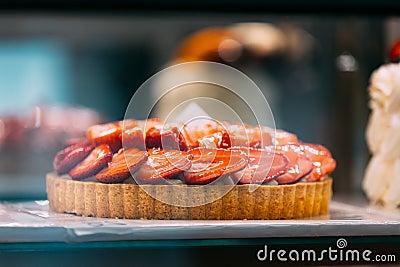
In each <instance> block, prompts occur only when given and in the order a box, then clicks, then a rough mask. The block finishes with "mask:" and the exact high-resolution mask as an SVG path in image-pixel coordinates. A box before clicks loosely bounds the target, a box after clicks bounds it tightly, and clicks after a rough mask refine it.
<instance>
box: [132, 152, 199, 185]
mask: <svg viewBox="0 0 400 267" xmlns="http://www.w3.org/2000/svg"><path fill="white" fill-rule="evenodd" d="M148 153H149V158H148V160H147V162H146V163H145V164H143V165H142V167H141V168H140V169H139V170H138V171H137V172H136V175H135V179H136V181H137V182H139V183H143V182H144V183H154V182H157V181H160V180H162V179H165V178H170V177H173V176H175V175H177V174H178V173H181V172H183V171H186V170H188V169H189V168H190V166H191V161H190V159H191V155H188V154H187V153H186V152H183V151H179V150H168V149H167V150H162V149H150V150H149V151H148Z"/></svg>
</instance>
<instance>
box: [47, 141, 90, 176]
mask: <svg viewBox="0 0 400 267" xmlns="http://www.w3.org/2000/svg"><path fill="white" fill-rule="evenodd" d="M93 149H94V146H93V145H92V144H86V145H85V144H83V145H82V144H76V145H72V146H69V147H66V148H64V149H63V150H61V151H60V152H58V153H57V154H56V156H55V157H54V161H53V167H54V170H55V171H56V172H57V173H58V174H65V173H68V172H69V171H70V170H72V168H74V167H75V166H76V165H77V164H78V163H79V162H81V161H82V160H83V159H84V158H86V157H87V155H89V153H90V152H91V151H92V150H93Z"/></svg>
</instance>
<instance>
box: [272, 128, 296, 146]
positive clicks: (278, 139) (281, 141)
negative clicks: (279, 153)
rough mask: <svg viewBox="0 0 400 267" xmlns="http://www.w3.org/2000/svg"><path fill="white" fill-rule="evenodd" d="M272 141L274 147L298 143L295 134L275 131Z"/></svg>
mask: <svg viewBox="0 0 400 267" xmlns="http://www.w3.org/2000/svg"><path fill="white" fill-rule="evenodd" d="M274 139H275V140H274V144H275V145H287V144H291V143H297V142H298V140H297V136H296V135H295V134H292V133H289V132H286V131H283V130H275V136H274Z"/></svg>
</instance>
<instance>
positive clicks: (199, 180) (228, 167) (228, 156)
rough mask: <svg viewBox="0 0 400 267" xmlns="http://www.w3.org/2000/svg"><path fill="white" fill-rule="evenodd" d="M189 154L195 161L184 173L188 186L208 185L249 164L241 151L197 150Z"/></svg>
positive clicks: (220, 149)
mask: <svg viewBox="0 0 400 267" xmlns="http://www.w3.org/2000/svg"><path fill="white" fill-rule="evenodd" d="M188 153H189V154H191V155H193V159H192V167H191V168H190V169H189V170H187V171H186V172H185V173H184V177H185V181H186V183H187V184H208V183H211V182H213V181H214V180H216V179H217V178H218V177H221V176H224V175H228V174H231V173H234V172H237V171H240V170H241V169H243V168H244V167H245V166H246V164H247V156H246V154H245V153H243V152H242V151H240V150H228V149H222V148H217V149H212V148H195V149H192V150H189V151H188Z"/></svg>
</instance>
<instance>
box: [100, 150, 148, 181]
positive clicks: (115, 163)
mask: <svg viewBox="0 0 400 267" xmlns="http://www.w3.org/2000/svg"><path fill="white" fill-rule="evenodd" d="M147 157H148V154H147V152H146V151H142V150H139V149H137V148H129V149H126V150H123V149H121V150H120V151H119V152H118V153H116V154H114V156H113V157H112V161H111V162H110V163H109V165H108V167H106V168H104V169H103V170H101V171H100V172H99V173H98V174H96V179H97V180H98V181H99V182H102V183H120V182H123V181H124V180H126V179H127V178H128V177H130V175H131V172H135V171H136V170H137V169H138V168H139V167H140V166H141V165H142V164H143V163H145V162H146V160H147Z"/></svg>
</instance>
